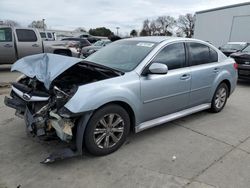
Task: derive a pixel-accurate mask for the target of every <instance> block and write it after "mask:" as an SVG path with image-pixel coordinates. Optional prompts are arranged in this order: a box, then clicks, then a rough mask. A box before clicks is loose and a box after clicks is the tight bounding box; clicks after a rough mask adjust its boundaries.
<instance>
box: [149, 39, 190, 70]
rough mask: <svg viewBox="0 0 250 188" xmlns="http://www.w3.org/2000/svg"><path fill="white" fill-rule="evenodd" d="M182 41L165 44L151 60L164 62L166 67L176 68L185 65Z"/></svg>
mask: <svg viewBox="0 0 250 188" xmlns="http://www.w3.org/2000/svg"><path fill="white" fill-rule="evenodd" d="M185 60H186V58H185V48H184V43H176V44H171V45H168V46H166V47H165V48H164V49H163V50H162V51H160V53H158V54H157V55H156V57H155V58H154V59H153V62H157V63H164V64H166V65H167V66H168V69H169V70H171V69H178V68H181V67H184V66H185Z"/></svg>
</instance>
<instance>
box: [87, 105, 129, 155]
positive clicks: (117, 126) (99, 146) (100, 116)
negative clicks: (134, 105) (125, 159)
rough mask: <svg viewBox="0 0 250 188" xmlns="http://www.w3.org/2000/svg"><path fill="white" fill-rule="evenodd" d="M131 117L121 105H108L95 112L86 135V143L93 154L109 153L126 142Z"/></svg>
mask: <svg viewBox="0 0 250 188" xmlns="http://www.w3.org/2000/svg"><path fill="white" fill-rule="evenodd" d="M129 130H130V118H129V115H128V113H127V112H126V110H125V109H123V108H122V107H121V106H119V105H115V104H112V105H107V106H105V107H103V108H101V109H99V110H98V111H96V112H95V113H94V115H93V116H92V117H91V119H90V121H89V123H88V125H87V127H86V130H85V135H84V142H85V143H84V145H85V147H86V149H87V150H88V151H89V153H91V154H93V155H107V154H109V153H112V152H114V151H116V150H117V149H118V148H120V147H121V145H122V144H123V143H124V142H125V140H126V138H127V135H128V133H129Z"/></svg>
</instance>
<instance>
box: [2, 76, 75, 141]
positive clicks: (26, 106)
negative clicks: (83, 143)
mask: <svg viewBox="0 0 250 188" xmlns="http://www.w3.org/2000/svg"><path fill="white" fill-rule="evenodd" d="M11 87H12V91H11V94H10V96H11V98H9V97H5V104H6V105H7V106H9V107H12V108H15V109H16V113H15V114H16V115H17V116H18V117H21V118H24V119H25V122H26V127H27V130H28V131H29V132H30V133H31V134H32V135H34V136H38V137H40V138H41V139H43V140H48V139H53V138H54V137H55V136H58V137H59V138H60V139H61V140H63V141H66V142H69V141H71V140H72V137H73V134H72V129H73V127H74V125H75V119H70V118H64V117H61V116H60V115H58V111H59V110H60V109H61V108H62V107H63V106H64V104H65V103H66V102H67V101H68V100H69V99H70V97H71V96H72V95H73V94H74V92H75V91H76V88H75V87H73V88H72V89H71V90H69V91H68V93H65V92H63V91H61V90H60V89H59V88H57V87H56V86H54V87H53V89H52V90H50V91H46V89H45V88H44V86H43V84H42V83H41V82H39V81H37V80H36V79H35V78H34V79H32V78H28V77H26V78H23V79H21V80H20V81H19V82H16V83H13V84H12V86H11Z"/></svg>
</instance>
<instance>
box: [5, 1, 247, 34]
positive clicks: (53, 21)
mask: <svg viewBox="0 0 250 188" xmlns="http://www.w3.org/2000/svg"><path fill="white" fill-rule="evenodd" d="M242 2H246V0H243V1H242V0H174V1H173V0H41V1H38V0H0V20H5V19H9V20H15V21H17V22H18V23H20V24H21V25H22V26H27V25H28V24H30V23H31V22H32V21H33V20H42V19H45V23H46V24H47V26H48V28H49V29H63V30H74V29H75V28H77V27H84V28H86V29H87V30H88V29H90V28H96V27H102V26H104V27H107V28H109V29H111V30H112V31H113V32H116V27H120V30H119V32H120V33H121V34H123V35H126V34H129V32H130V31H131V30H132V29H136V30H140V29H141V27H142V22H143V20H145V19H147V18H148V19H155V18H157V17H158V16H164V15H170V16H173V17H176V18H177V17H178V16H179V15H180V14H186V13H195V12H196V11H201V10H206V9H210V8H216V7H220V6H226V5H231V4H237V3H242Z"/></svg>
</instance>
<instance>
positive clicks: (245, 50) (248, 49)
mask: <svg viewBox="0 0 250 188" xmlns="http://www.w3.org/2000/svg"><path fill="white" fill-rule="evenodd" d="M243 52H248V53H250V45H249V46H248V47H246V48H245V49H244V50H243Z"/></svg>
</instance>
